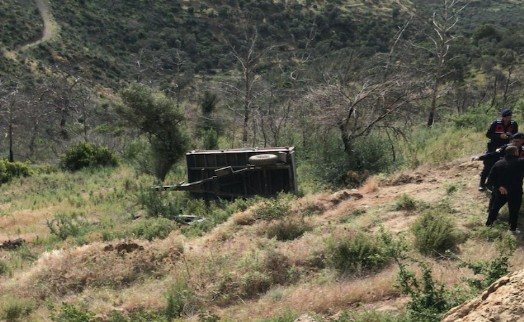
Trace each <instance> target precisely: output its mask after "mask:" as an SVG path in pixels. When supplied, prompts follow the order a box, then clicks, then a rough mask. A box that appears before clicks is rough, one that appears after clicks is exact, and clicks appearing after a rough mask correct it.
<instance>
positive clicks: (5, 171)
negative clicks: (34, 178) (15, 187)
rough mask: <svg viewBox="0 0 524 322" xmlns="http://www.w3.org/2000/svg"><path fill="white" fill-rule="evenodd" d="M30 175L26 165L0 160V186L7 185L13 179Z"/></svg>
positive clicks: (24, 163)
mask: <svg viewBox="0 0 524 322" xmlns="http://www.w3.org/2000/svg"><path fill="white" fill-rule="evenodd" d="M30 175H31V170H30V169H29V164H28V163H26V162H9V161H6V160H0V184H2V183H7V182H9V181H11V180H12V179H13V178H15V177H28V176H30Z"/></svg>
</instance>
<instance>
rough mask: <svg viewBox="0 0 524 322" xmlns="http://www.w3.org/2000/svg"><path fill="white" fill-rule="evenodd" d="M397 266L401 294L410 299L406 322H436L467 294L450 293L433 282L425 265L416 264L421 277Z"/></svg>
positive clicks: (401, 266)
mask: <svg viewBox="0 0 524 322" xmlns="http://www.w3.org/2000/svg"><path fill="white" fill-rule="evenodd" d="M398 264H399V268H400V270H399V273H398V283H399V287H400V290H401V292H402V293H403V294H406V295H408V296H409V297H410V301H409V303H408V306H407V307H408V319H407V320H408V321H428V322H432V321H434V322H438V321H440V320H441V317H442V314H444V313H445V312H447V311H449V309H451V308H452V307H454V306H456V305H458V304H460V303H463V302H464V300H465V299H466V298H467V294H465V293H464V292H463V291H456V292H454V291H451V290H448V289H446V288H445V286H444V285H443V284H441V283H438V282H435V281H434V280H433V277H432V275H431V273H432V272H431V269H430V268H429V267H428V266H427V264H425V263H423V262H418V264H419V266H420V268H421V270H422V277H421V278H420V279H419V278H417V277H416V274H415V273H414V272H412V271H408V270H407V269H406V265H405V264H404V263H402V262H398Z"/></svg>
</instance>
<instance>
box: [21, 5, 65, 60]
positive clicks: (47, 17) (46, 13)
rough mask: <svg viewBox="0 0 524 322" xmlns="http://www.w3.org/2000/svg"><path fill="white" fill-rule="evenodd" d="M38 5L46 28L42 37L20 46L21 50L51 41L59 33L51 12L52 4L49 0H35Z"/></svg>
mask: <svg viewBox="0 0 524 322" xmlns="http://www.w3.org/2000/svg"><path fill="white" fill-rule="evenodd" d="M35 3H36V6H37V7H38V12H39V13H40V17H41V18H42V21H43V22H44V29H43V30H42V37H41V38H40V39H38V40H36V41H34V42H32V43H29V44H26V45H24V46H22V47H20V49H19V50H20V51H24V50H27V49H29V48H32V47H35V46H38V45H39V44H41V43H43V42H46V41H49V40H51V39H53V38H54V37H56V36H57V35H58V28H56V23H55V20H54V18H53V14H52V12H51V6H50V4H49V2H48V0H35Z"/></svg>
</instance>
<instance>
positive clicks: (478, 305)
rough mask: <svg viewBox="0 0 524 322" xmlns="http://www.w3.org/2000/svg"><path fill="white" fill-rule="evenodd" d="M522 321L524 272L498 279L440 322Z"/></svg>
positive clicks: (523, 319) (523, 311)
mask: <svg viewBox="0 0 524 322" xmlns="http://www.w3.org/2000/svg"><path fill="white" fill-rule="evenodd" d="M467 321H471V322H473V321H475V322H484V321H504V322H509V321H524V270H522V271H518V272H515V273H511V274H509V275H507V276H505V277H502V278H500V279H499V280H497V281H496V282H495V283H493V284H491V285H490V287H489V288H488V289H487V290H485V291H484V292H483V293H482V294H480V295H479V296H477V297H476V298H474V299H473V300H471V301H469V302H466V303H464V304H462V305H460V306H457V307H455V308H453V309H451V310H450V311H449V312H448V313H447V314H446V315H445V316H444V318H443V319H442V322H467Z"/></svg>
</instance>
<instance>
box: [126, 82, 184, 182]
mask: <svg viewBox="0 0 524 322" xmlns="http://www.w3.org/2000/svg"><path fill="white" fill-rule="evenodd" d="M121 97H122V100H123V103H124V105H122V106H119V107H118V108H117V112H118V113H119V114H120V115H121V116H122V117H123V118H124V119H125V120H126V121H127V122H129V124H131V125H132V126H134V127H136V128H137V129H139V130H140V131H142V132H143V133H145V134H146V135H147V138H148V141H149V143H150V144H151V150H152V152H153V153H152V157H153V172H154V174H155V176H156V177H157V178H158V179H159V180H160V181H164V179H165V177H166V175H167V174H168V173H169V171H170V170H171V168H172V167H173V165H174V164H175V163H176V162H177V161H178V160H179V159H180V157H182V156H183V155H184V153H185V152H186V150H187V147H188V142H189V141H188V138H187V136H186V134H185V132H184V131H183V130H182V124H183V121H184V117H183V115H182V114H181V113H180V112H179V111H178V109H177V108H176V102H174V101H173V100H171V99H169V98H167V97H166V96H165V95H163V94H162V93H159V92H154V91H153V90H152V89H150V88H148V87H146V86H144V85H141V84H138V83H134V84H132V85H130V86H129V87H127V88H125V89H124V90H123V91H122V92H121Z"/></svg>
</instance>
